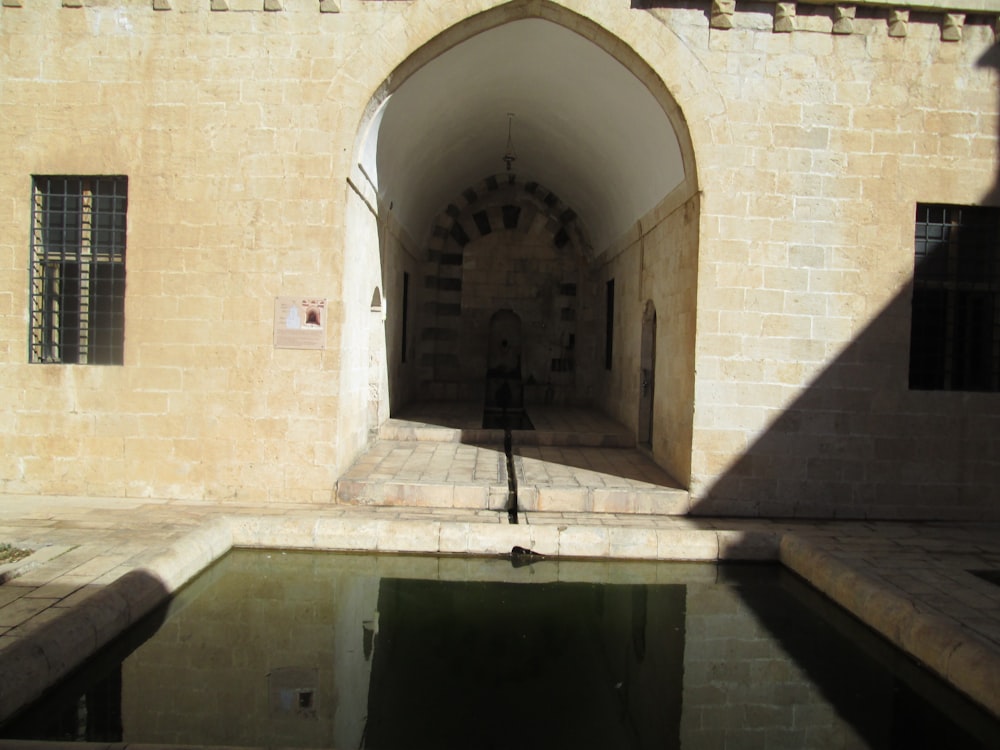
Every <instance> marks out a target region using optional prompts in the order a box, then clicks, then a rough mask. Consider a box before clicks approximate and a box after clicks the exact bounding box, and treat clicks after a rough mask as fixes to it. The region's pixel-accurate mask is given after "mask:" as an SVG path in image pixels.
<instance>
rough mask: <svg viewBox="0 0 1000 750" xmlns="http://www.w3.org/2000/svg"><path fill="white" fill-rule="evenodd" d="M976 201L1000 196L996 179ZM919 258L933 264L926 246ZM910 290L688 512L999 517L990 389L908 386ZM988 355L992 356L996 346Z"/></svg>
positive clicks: (998, 456) (999, 435)
mask: <svg viewBox="0 0 1000 750" xmlns="http://www.w3.org/2000/svg"><path fill="white" fill-rule="evenodd" d="M979 65H980V66H981V67H989V68H1000V45H997V46H994V47H992V48H991V49H990V50H989V51H988V52H987V53H986V54H984V55H983V56H982V58H980V60H979ZM933 195H934V194H933V191H932V190H929V191H928V199H929V200H931V201H933ZM981 203H982V204H984V205H998V204H1000V176H998V179H997V185H996V186H995V187H994V188H993V189H992V190H991V191H989V192H988V193H987V194H986V195H985V196H984V197H983V199H982V201H981ZM998 240H1000V237H997V236H996V231H995V230H994V231H993V233H992V236H991V237H990V238H989V240H988V245H986V251H987V253H988V254H989V255H991V256H992V257H991V258H990V259H989V262H987V263H982V264H978V265H977V269H976V273H977V274H979V275H985V274H989V273H992V274H993V275H994V277H993V278H992V279H989V278H985V279H984V278H978V279H977V281H978V282H983V281H985V282H987V284H992V288H993V289H994V291H995V290H996V285H997V284H998V283H1000V277H998V275H1000V267H998V264H1000V259H998V258H997V257H996V256H997V245H996V243H997V242H998ZM941 244H943V243H941ZM928 247H930V243H928ZM937 249H940V247H939V248H937ZM981 252H982V248H980V249H979V253H980V254H981ZM922 260H923V263H930V264H933V263H935V258H934V257H933V255H932V254H931V253H929V255H928V257H926V258H924V259H922ZM991 266H992V268H991ZM984 272H985V273H984ZM921 275H923V274H921ZM912 295H913V280H912V278H911V280H910V283H908V284H907V285H905V286H904V287H903V288H902V290H901V291H900V293H899V294H898V295H897V296H896V297H895V298H894V299H893V300H892V301H891V302H890V303H889V304H888V305H887V306H886V307H885V308H884V309H883V310H882V312H881V313H880V314H879V315H878V316H877V317H876V318H875V319H874V320H873V321H872V322H871V323H870V324H869V325H868V326H867V328H866V329H865V330H864V331H862V332H861V333H860V334H858V335H857V336H856V337H855V339H854V340H853V341H852V342H851V343H850V344H849V345H848V346H847V347H846V348H845V349H844V351H843V352H841V353H840V355H839V356H838V357H837V358H836V360H835V361H834V362H833V363H832V364H831V365H830V366H828V367H827V368H826V369H825V370H824V371H823V373H822V374H821V375H820V376H819V377H818V378H816V380H815V381H814V382H813V383H812V384H811V385H810V386H809V388H808V389H807V390H806V391H805V393H803V394H802V395H801V396H800V397H799V398H797V399H796V400H795V401H794V402H793V403H792V404H791V405H790V406H789V407H787V408H786V409H784V410H783V411H782V412H781V413H780V415H778V416H777V418H776V419H775V420H774V422H773V423H772V424H771V425H770V427H769V428H768V429H767V431H766V432H765V433H764V434H763V435H762V436H761V437H759V438H758V439H757V440H755V441H754V442H753V443H752V444H751V445H750V446H749V447H748V448H747V449H746V450H745V451H744V452H743V454H742V455H741V456H740V458H739V459H738V460H736V461H735V463H733V464H732V465H731V466H730V467H728V469H727V470H726V471H725V472H724V473H723V475H722V476H721V478H720V479H718V480H717V481H716V482H714V484H712V485H711V486H710V487H709V488H708V489H707V490H706V491H705V492H703V493H699V494H700V495H701V499H700V500H699V501H698V502H697V503H696V504H695V506H694V512H696V513H701V514H727V513H736V514H740V515H746V514H751V515H761V516H806V517H808V516H825V517H829V516H831V515H832V516H834V517H845V518H911V519H935V518H948V519H990V520H995V519H997V518H1000V507H998V506H997V503H996V502H995V500H996V497H997V491H998V489H997V488H998V486H1000V395H998V394H996V393H981V392H980V393H977V392H964V391H957V390H956V391H945V390H916V389H911V387H910V380H911V378H910V374H909V370H908V366H909V360H910V335H911V333H910V326H911V317H914V316H913V315H911V299H912ZM997 300H1000V295H997V294H993V295H992V300H990V301H989V306H990V307H992V308H993V309H992V311H989V312H988V313H987V317H988V318H990V319H992V328H993V331H996V327H997V325H998V324H1000V308H998V307H997ZM919 312H920V311H916V313H915V314H919ZM988 325H989V324H988V323H987V326H988ZM939 326H940V327H941V328H943V327H944V323H943V322H939ZM938 335H940V336H944V335H945V334H944V333H943V332H940V331H939V332H938ZM993 338H995V335H994V337H993ZM920 345H921V346H923V342H921V344H920ZM992 356H993V357H996V356H997V353H996V343H995V342H994V344H993V351H992ZM995 367H996V365H995V364H994V368H995ZM933 379H934V378H931V380H933ZM914 380H915V381H919V378H915V379H914ZM761 382H766V380H762V381H761ZM777 382H781V380H780V379H779V380H778V381H777ZM914 385H918V382H915V383H914ZM930 387H931V388H933V387H934V386H933V385H931V386H930Z"/></svg>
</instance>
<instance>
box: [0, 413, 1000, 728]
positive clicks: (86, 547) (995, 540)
mask: <svg viewBox="0 0 1000 750" xmlns="http://www.w3.org/2000/svg"><path fill="white" fill-rule="evenodd" d="M466 416H467V415H466ZM465 418H466V417H462V416H461V415H458V417H456V419H455V421H454V423H453V425H451V426H448V425H446V424H444V425H443V424H432V425H428V424H427V423H426V422H424V421H421V420H420V419H416V420H393V422H392V423H390V424H389V425H387V432H386V433H384V434H383V439H382V440H380V441H378V442H377V443H376V444H375V445H373V447H372V450H371V451H370V452H369V453H368V454H366V455H365V456H362V457H361V458H360V459H359V461H358V463H357V464H356V465H355V467H354V469H352V472H349V475H350V476H349V477H348V478H347V482H348V483H350V482H353V481H358V482H360V480H362V479H365V480H366V481H367V482H368V484H367V485H365V487H366V488H363V489H364V491H366V492H369V493H371V496H370V497H368V498H365V499H363V500H364V501H361V500H359V499H358V497H357V496H356V497H353V498H349V499H347V500H346V501H342V502H336V500H335V499H334V498H331V502H330V503H328V504H323V505H302V504H271V505H266V506H264V505H246V504H235V503H221V504H220V503H207V502H197V501H181V500H169V499H152V498H81V497H34V496H15V495H6V496H0V543H11V544H14V545H20V546H26V547H30V548H32V549H35V550H37V552H36V553H35V554H34V555H32V556H31V557H30V558H27V559H26V560H25V561H22V562H20V563H16V564H14V565H8V566H0V581H2V582H3V583H2V585H0V720H2V718H3V717H5V716H9V715H10V714H11V713H12V712H14V711H16V710H18V709H19V708H21V707H23V706H24V705H26V704H27V703H28V702H30V701H31V700H33V699H34V698H35V697H37V696H38V695H39V694H40V693H41V691H42V690H43V689H44V688H45V687H46V686H48V685H50V684H52V683H54V682H55V681H57V680H58V679H59V678H60V677H62V676H63V675H65V674H66V673H67V672H68V671H69V670H71V669H72V668H73V667H74V666H76V665H77V664H79V663H80V662H81V661H82V660H84V659H85V658H86V657H87V656H88V655H90V654H92V653H93V652H94V651H95V650H97V649H98V648H99V647H100V646H101V645H102V644H104V643H106V642H107V641H109V640H110V639H111V638H113V637H114V636H115V635H116V634H117V633H119V632H120V631H121V630H122V629H123V628H125V627H127V626H128V625H129V624H130V623H133V622H135V621H137V620H138V619H139V618H140V617H141V616H142V615H143V614H144V613H146V612H148V611H149V610H150V609H152V607H154V606H155V605H156V604H157V603H158V602H159V601H162V599H163V598H164V597H166V596H169V595H170V594H171V593H172V592H174V591H176V590H177V589H178V588H180V587H181V586H183V585H184V583H186V582H187V581H188V580H190V579H191V578H192V577H194V576H195V575H197V573H198V572H199V571H201V570H202V569H204V568H205V567H206V566H207V565H209V564H210V563H211V562H212V561H213V560H215V559H217V558H218V557H220V556H221V555H223V554H225V552H226V551H228V550H229V549H231V548H233V547H265V548H291V549H317V550H352V551H380V552H408V553H410V552H413V553H434V554H446V555H454V554H462V555H498V554H505V553H509V552H510V550H511V549H512V547H514V546H521V547H526V548H529V549H533V550H535V551H537V552H539V553H541V554H544V555H547V556H550V557H559V556H562V557H585V558H622V559H663V560H698V561H714V560H755V561H760V560H768V561H780V562H781V563H782V564H784V565H785V566H787V567H788V568H790V569H791V570H793V571H794V572H796V573H798V574H799V575H800V576H802V577H803V578H804V579H806V580H807V581H809V582H810V583H811V584H812V585H813V586H815V587H816V588H817V589H818V590H820V591H821V592H823V593H824V594H826V595H827V596H829V597H830V598H832V599H833V600H834V601H836V602H837V603H839V604H840V605H842V606H843V607H844V608H845V609H847V610H848V611H850V612H851V613H853V614H854V615H855V616H857V617H858V618H859V619H860V620H862V621H863V622H865V623H867V624H868V625H870V626H871V627H872V628H874V629H875V630H877V631H878V632H879V633H881V634H882V635H883V636H884V637H886V638H887V639H888V640H889V641H891V642H892V643H894V644H896V645H897V646H898V647H900V648H901V649H903V650H905V651H907V652H908V653H910V654H912V655H913V656H914V657H916V658H917V659H918V660H920V661H921V662H923V663H924V664H925V665H926V666H927V667H928V668H929V669H931V670H932V671H934V672H936V673H937V674H939V675H940V676H942V677H944V678H945V679H946V680H947V681H949V682H950V683H951V684H953V685H954V686H955V687H957V688H958V689H959V690H961V691H963V692H964V693H966V694H967V695H969V696H970V697H972V698H973V699H974V700H975V701H977V702H979V703H980V704H981V705H983V706H985V707H986V708H987V709H988V710H989V711H991V712H992V713H993V714H994V715H996V716H998V717H1000V585H998V584H996V583H993V582H990V581H989V580H987V578H985V577H982V576H980V575H977V572H982V571H1000V524H997V523H905V522H874V521H857V522H849V521H836V522H834V521H830V522H809V521H779V520H762V519H758V520H751V519H722V518H697V517H692V516H690V515H669V514H664V513H663V512H662V511H661V512H659V513H655V514H653V513H649V512H642V511H643V509H644V507H653V506H651V505H650V506H644V505H643V503H645V502H646V501H636V500H635V498H636V497H641V496H642V494H643V493H644V492H649V493H651V496H652V497H653V498H654V499H656V498H657V493H661V495H660V496H659V499H661V500H662V499H663V498H664V497H666V498H668V499H667V500H666V501H665V502H667V503H670V502H673V501H672V500H670V499H669V498H672V497H673V498H675V497H677V495H671V494H670V493H677V492H680V493H682V496H684V497H686V493H684V492H683V490H679V488H677V487H676V485H675V484H673V482H672V480H671V479H670V478H669V477H667V476H666V475H664V474H663V473H662V472H661V471H659V470H657V469H655V467H654V468H650V465H651V462H649V461H648V459H646V458H645V457H643V456H642V454H641V452H638V451H636V450H635V449H634V448H628V447H623V446H626V445H627V441H626V442H625V443H617V442H616V441H618V440H619V438H617V437H612V438H607V442H606V443H602V442H601V441H603V440H605V438H604V437H600V438H595V437H593V436H594V435H602V436H606V435H615V434H616V432H615V430H616V428H615V426H614V425H613V423H612V424H610V425H609V424H607V423H605V422H601V423H599V424H596V423H593V420H594V419H595V418H594V417H593V416H590V415H585V414H580V415H571V418H572V419H580V420H592V423H591V424H589V425H582V424H580V425H577V427H579V428H581V429H583V428H584V427H585V428H586V429H587V430H590V431H589V432H587V433H586V435H587V436H588V437H586V438H584V439H582V440H576V441H573V440H570V439H568V438H565V439H564V438H562V437H559V436H560V435H568V434H570V432H567V431H564V429H563V428H564V427H565V426H566V424H567V422H566V421H563V422H560V423H558V424H556V423H553V424H551V425H550V426H551V429H550V430H548V431H539V432H538V434H537V435H536V436H535V440H534V443H533V444H531V443H530V442H526V443H525V444H523V445H521V447H520V448H519V449H518V450H520V453H519V454H518V457H519V458H520V459H521V461H520V462H516V461H515V471H517V472H519V480H520V483H521V484H523V485H524V487H522V489H525V488H527V489H529V490H531V489H533V490H534V491H536V492H538V493H539V496H541V495H542V493H543V492H544V491H545V490H546V487H549V488H550V489H554V490H556V491H557V492H556V493H555V495H553V497H562V500H561V501H559V502H566V503H567V505H566V507H571V506H572V503H570V502H569V501H572V502H573V503H579V501H581V500H582V501H583V505H582V506H581V505H576V506H574V507H577V508H582V509H577V510H566V509H565V508H560V507H559V502H555V501H554V502H553V503H552V504H551V505H550V506H549V508H548V509H546V508H545V507H544V506H545V502H542V503H538V502H536V503H534V507H530V508H523V507H522V508H521V510H520V513H519V514H518V517H517V520H518V523H517V524H511V523H510V522H509V517H508V514H507V513H506V512H504V511H503V507H504V506H503V503H502V502H501V500H502V499H503V498H505V497H506V491H507V486H506V479H507V477H506V468H505V467H506V461H505V456H504V454H503V452H502V448H501V449H500V450H499V451H498V449H497V448H496V446H495V444H492V443H493V441H494V439H495V436H490V435H484V434H477V435H475V438H476V439H477V440H483V441H484V444H480V445H475V444H469V443H467V442H465V441H466V440H468V439H470V437H471V436H470V435H469V434H468V430H467V428H465V427H463V419H465ZM533 419H534V417H533ZM565 419H566V418H564V420H565ZM440 421H444V420H440ZM538 421H539V422H541V421H542V419H541V418H539V419H538ZM448 430H453V432H452V433H451V434H450V436H449V433H448ZM595 441H596V444H597V445H601V444H603V445H604V447H603V448H597V447H595V446H594V443H595ZM574 442H576V443H588V444H586V445H581V444H577V445H573V443H574ZM546 483H548V484H546ZM484 487H485V490H483V488H484ZM373 488H374V489H373ZM442 488H445V489H446V490H449V489H450V492H451V494H450V496H448V497H447V498H445V499H444V500H442V499H441V498H440V497H438V496H435V494H434V493H435V492H437V491H439V490H441V489H442ZM595 488H596V489H597V490H601V491H604V493H605V494H604V495H601V493H600V492H595ZM355 489H357V488H355ZM378 492H381V495H379V496H377V494H378ZM615 492H620V493H623V494H624V495H625V496H627V497H628V498H630V499H629V500H628V502H622V503H621V504H620V506H619V509H620V511H621V512H612V511H613V509H614V507H615V502H617V501H616V500H615V499H614V493H615ZM560 493H562V494H561V495H560ZM595 498H599V499H597V500H595ZM536 499H537V498H536ZM650 502H652V501H650ZM600 503H604V505H603V506H602V508H603V509H604V510H605V512H594V511H595V506H596V505H598V504H600ZM539 506H543V507H542V508H541V509H538V508H539ZM13 746H14V745H11V744H10V743H7V744H5V743H3V742H0V747H13Z"/></svg>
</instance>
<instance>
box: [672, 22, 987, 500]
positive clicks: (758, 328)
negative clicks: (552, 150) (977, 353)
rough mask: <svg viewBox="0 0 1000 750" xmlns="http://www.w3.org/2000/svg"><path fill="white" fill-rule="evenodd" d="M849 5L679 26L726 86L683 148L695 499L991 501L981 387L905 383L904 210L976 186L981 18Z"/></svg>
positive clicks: (907, 246)
mask: <svg viewBox="0 0 1000 750" xmlns="http://www.w3.org/2000/svg"><path fill="white" fill-rule="evenodd" d="M869 15H875V17H868V18H865V19H864V20H862V19H861V18H857V19H855V21H854V22H853V25H852V32H851V33H850V34H845V35H840V34H839V33H836V32H835V31H832V27H831V26H830V25H829V23H830V20H831V19H830V17H828V15H827V14H826V13H825V12H820V11H819V10H817V11H816V12H815V13H814V14H812V15H810V16H809V17H808V18H807V19H799V20H798V21H797V22H796V23H797V25H796V27H795V28H796V30H794V31H791V32H790V33H778V32H777V27H776V26H774V27H773V26H772V24H771V19H770V17H769V16H767V14H765V13H763V9H758V11H757V12H754V10H753V9H750V10H749V11H748V12H747V13H746V14H743V15H741V14H740V13H739V12H737V13H736V14H735V16H733V27H732V28H731V29H728V30H726V31H725V32H724V33H720V32H717V31H716V30H715V29H706V28H704V27H703V26H702V27H701V28H696V27H695V26H685V25H684V24H680V23H679V24H678V28H682V29H686V31H682V32H681V33H682V34H683V35H685V36H686V38H687V39H688V40H689V41H690V42H691V44H690V48H691V49H693V50H696V55H697V56H698V58H699V59H700V60H701V61H702V62H703V64H704V65H705V66H706V68H707V69H708V70H709V75H710V76H711V78H712V81H713V84H714V87H715V90H717V91H718V92H719V94H720V96H721V97H722V98H723V99H724V100H725V105H724V115H723V116H720V117H717V118H713V120H712V123H711V125H710V129H711V130H712V136H711V139H712V141H713V145H712V146H711V147H708V148H703V149H700V153H701V154H702V155H703V156H706V157H708V158H707V159H706V158H702V159H701V160H700V178H701V180H702V185H703V187H704V202H703V204H702V205H703V209H704V210H703V213H702V216H701V222H702V231H701V240H700V241H701V247H700V249H699V287H698V322H697V327H698V339H697V341H698V343H697V363H696V371H697V382H696V392H695V433H694V446H693V457H692V460H693V480H692V486H693V488H694V489H695V492H696V494H697V495H698V496H699V497H700V498H701V500H700V502H698V504H697V509H698V510H700V511H703V512H719V513H732V512H735V513H760V514H764V515H767V514H781V515H786V514H787V515H821V516H823V515H836V516H884V517H899V516H910V517H934V516H940V517H977V516H982V515H992V516H995V514H996V509H995V507H994V506H995V503H994V502H993V500H992V499H995V496H996V487H997V485H998V480H1000V466H998V463H997V456H998V454H997V451H996V448H997V444H996V441H995V438H994V437H992V436H995V435H996V434H997V426H998V417H1000V402H998V400H997V398H996V396H995V394H973V393H944V392H919V391H911V390H909V389H908V381H907V378H908V356H909V335H910V330H909V329H910V325H909V323H910V311H909V305H910V282H911V278H912V273H913V263H914V243H913V233H914V211H915V204H916V203H917V202H942V203H960V204H980V203H995V200H996V180H997V139H996V135H997V99H998V92H997V77H996V71H995V69H994V67H993V65H992V63H990V61H989V58H988V54H987V53H988V50H989V49H990V46H991V45H992V44H993V43H994V29H993V26H992V25H991V23H990V22H987V23H978V24H976V25H971V24H968V23H967V24H966V26H965V27H964V30H963V33H962V41H961V42H953V41H948V37H947V35H946V34H945V31H944V27H943V26H942V23H943V21H942V17H941V16H921V17H919V18H918V17H917V16H916V15H914V16H913V17H911V18H910V19H909V23H908V34H907V36H905V37H899V36H894V33H895V32H893V31H892V29H893V28H894V27H893V26H892V25H891V24H889V25H887V21H886V20H885V19H884V18H881V17H879V16H878V14H869ZM698 21H699V25H701V23H700V19H698ZM765 21H766V23H765ZM682 106H684V105H683V104H682ZM702 135H703V134H702ZM696 137H698V136H697V135H696ZM991 498H992V499H991Z"/></svg>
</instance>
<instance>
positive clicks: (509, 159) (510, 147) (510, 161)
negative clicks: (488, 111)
mask: <svg viewBox="0 0 1000 750" xmlns="http://www.w3.org/2000/svg"><path fill="white" fill-rule="evenodd" d="M513 122H514V113H513V112H508V113H507V150H506V151H505V152H504V155H503V156H502V157H501V158H502V159H503V163H504V164H506V165H507V171H508V172H509V171H510V170H511V168H512V167H513V166H514V162H515V161H517V152H516V151H515V150H514V138H513V135H512V133H511V129H512V126H513Z"/></svg>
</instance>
